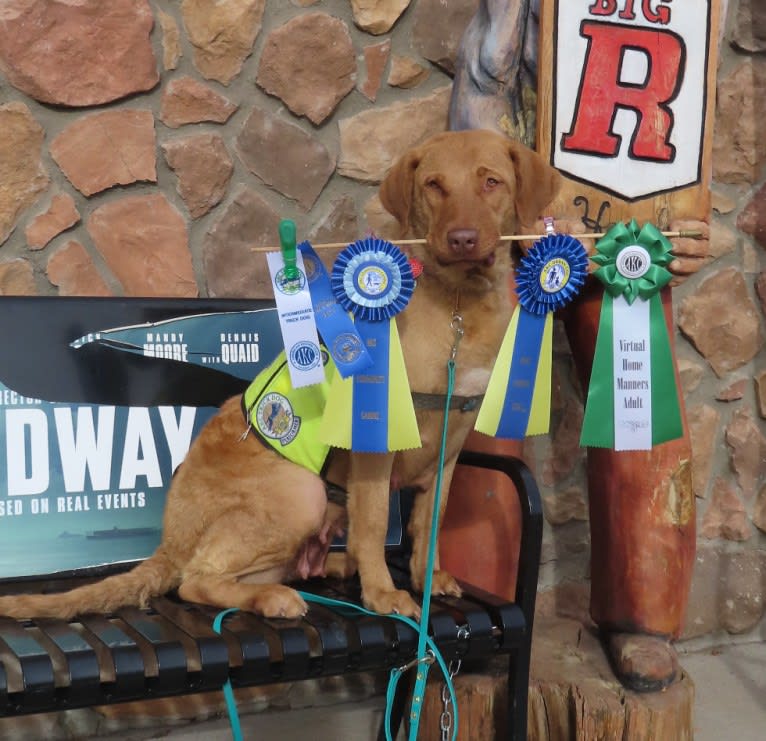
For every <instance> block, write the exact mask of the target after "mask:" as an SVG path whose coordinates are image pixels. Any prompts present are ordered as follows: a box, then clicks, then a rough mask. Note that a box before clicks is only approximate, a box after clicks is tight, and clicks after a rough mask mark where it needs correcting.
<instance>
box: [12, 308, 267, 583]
mask: <svg viewBox="0 0 766 741" xmlns="http://www.w3.org/2000/svg"><path fill="white" fill-rule="evenodd" d="M66 343H67V345H68V346H69V348H70V349H69V350H68V351H67V352H71V353H74V356H75V357H77V353H78V352H81V348H83V347H94V346H95V345H98V346H99V347H100V348H101V351H102V352H106V353H118V354H119V353H129V354H130V356H131V357H135V356H139V358H138V359H135V360H133V361H131V362H132V363H133V364H135V363H138V364H141V363H142V362H143V360H142V359H143V358H149V359H151V360H150V361H147V362H151V363H153V364H155V366H154V367H155V368H156V363H157V359H158V358H159V359H160V360H162V361H165V360H168V361H171V362H173V363H178V362H181V363H184V364H185V366H184V367H186V368H189V367H190V366H197V367H200V368H212V369H213V370H215V371H218V372H223V373H225V374H227V376H233V377H236V378H240V379H243V382H244V381H248V380H249V379H251V378H253V377H254V376H255V375H256V374H257V373H258V372H259V371H260V370H261V369H262V368H263V367H265V366H266V365H268V363H270V362H271V360H272V359H273V358H274V357H275V356H276V354H277V353H278V351H279V350H280V349H281V337H280V334H279V328H278V323H277V320H276V316H275V312H274V311H273V310H270V309H269V310H260V311H253V312H249V311H244V312H230V313H217V314H207V315H195V316H189V317H176V318H173V319H169V320H164V321H162V322H156V323H152V324H143V325H131V326H118V327H102V328H100V330H99V331H96V332H90V333H88V334H87V335H85V336H81V337H68V338H66ZM117 357H126V356H120V355H118V356H117ZM163 367H164V366H163ZM192 372H197V371H192ZM199 372H202V370H200V371H199ZM167 375H168V377H170V372H169V371H168V372H167ZM200 378H203V376H200ZM204 378H207V376H204ZM169 383H170V381H169ZM58 393H59V394H60V395H59V396H58V397H57V398H66V396H67V393H68V392H67V390H66V389H65V388H63V386H62V387H61V388H59V390H58ZM130 393H131V394H134V393H137V392H135V391H131V392H130ZM192 396H193V394H192ZM222 400H223V399H221V401H222ZM216 411H217V407H216V406H195V405H194V399H193V398H190V403H189V404H184V405H162V404H158V405H157V406H148V405H147V406H139V405H136V406H133V405H131V406H127V405H122V404H119V403H116V404H104V403H99V404H88V403H79V402H78V403H75V402H71V401H59V400H53V401H51V400H46V399H40V398H33V397H30V396H25V395H22V394H21V393H19V392H18V391H17V390H16V389H13V388H10V387H9V386H8V385H6V384H5V383H3V382H2V380H0V579H13V578H20V577H25V576H33V575H43V574H52V573H59V572H67V571H77V570H81V569H86V568H93V567H99V566H102V565H105V564H113V563H121V562H130V561H135V560H139V559H142V558H146V557H147V556H149V555H150V554H151V553H152V552H153V551H154V550H155V548H156V547H157V545H158V544H159V542H160V537H161V527H162V513H163V509H164V505H165V495H166V492H167V489H168V487H169V485H170V481H171V478H172V476H173V472H174V471H175V470H176V468H177V467H178V466H179V465H180V463H181V462H182V461H183V459H184V457H185V456H186V453H187V452H188V449H189V446H190V444H191V442H192V440H193V438H194V437H195V436H196V435H197V434H198V433H199V431H200V429H201V428H202V426H203V425H204V424H205V422H207V420H208V419H209V418H210V417H211V416H212V415H213V414H215V412H216ZM243 429H244V420H243Z"/></svg>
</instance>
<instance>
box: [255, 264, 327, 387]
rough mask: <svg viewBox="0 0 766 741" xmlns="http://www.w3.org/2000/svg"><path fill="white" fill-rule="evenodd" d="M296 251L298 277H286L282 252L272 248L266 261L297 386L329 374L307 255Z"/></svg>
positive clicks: (290, 368) (290, 367) (294, 381)
mask: <svg viewBox="0 0 766 741" xmlns="http://www.w3.org/2000/svg"><path fill="white" fill-rule="evenodd" d="M296 252H297V254H296V258H297V259H296V265H297V268H298V273H299V275H298V279H297V280H294V281H285V280H284V266H285V263H284V259H283V257H282V253H281V252H268V253H267V254H266V261H267V262H268V265H269V273H270V274H271V283H272V286H273V288H274V298H275V299H276V302H277V314H278V316H279V328H280V330H281V331H282V341H283V342H284V345H285V354H286V355H287V366H288V369H289V371H290V381H291V382H292V385H293V388H296V389H297V388H301V387H303V386H311V385H312V384H314V383H321V382H322V381H324V379H325V374H324V364H323V363H322V353H321V351H320V349H319V336H318V334H317V326H316V319H315V317H314V309H313V308H312V306H311V294H310V293H309V286H308V281H307V280H306V270H305V268H304V265H303V256H302V255H301V253H300V250H297V251H296Z"/></svg>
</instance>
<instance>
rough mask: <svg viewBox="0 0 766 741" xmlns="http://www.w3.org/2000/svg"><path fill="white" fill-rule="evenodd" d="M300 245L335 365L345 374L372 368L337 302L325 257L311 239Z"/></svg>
mask: <svg viewBox="0 0 766 741" xmlns="http://www.w3.org/2000/svg"><path fill="white" fill-rule="evenodd" d="M298 249H299V250H300V251H301V254H302V255H303V264H304V267H305V268H306V278H307V280H308V284H309V293H310V294H311V304H312V306H313V307H314V317H315V319H316V323H317V329H318V330H319V334H320V335H322V339H323V340H324V344H325V347H327V350H328V351H329V352H330V354H331V355H332V359H333V360H334V361H335V367H336V368H337V369H338V372H339V373H340V375H341V376H342V377H343V378H348V377H349V376H352V375H354V374H355V373H359V372H360V371H363V370H364V369H365V368H369V367H370V366H371V365H372V358H371V357H370V354H369V353H368V352H367V348H366V347H365V345H364V342H363V341H362V338H361V337H360V336H359V332H358V331H357V329H356V327H355V326H354V322H353V321H352V320H351V317H349V315H348V313H347V312H346V311H345V310H344V309H343V308H342V307H341V305H340V304H339V303H338V302H337V300H336V298H335V294H334V293H333V290H332V285H331V284H330V276H329V275H328V274H327V271H326V270H325V268H324V265H322V261H321V260H320V259H319V256H318V255H317V253H316V252H315V251H314V248H313V247H312V246H311V244H310V243H309V242H301V243H300V244H299V245H298Z"/></svg>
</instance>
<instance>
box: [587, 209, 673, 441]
mask: <svg viewBox="0 0 766 741" xmlns="http://www.w3.org/2000/svg"><path fill="white" fill-rule="evenodd" d="M636 244H638V245H640V246H641V247H643V248H644V249H645V250H646V251H647V252H648V253H649V257H650V259H651V266H650V267H649V270H648V271H647V272H646V273H645V274H644V275H643V276H641V277H640V278H627V277H625V276H624V275H622V274H621V273H620V272H619V271H618V270H617V257H618V255H619V254H620V252H621V251H622V250H623V249H625V248H626V247H630V246H632V245H636ZM670 250H671V244H670V242H669V241H668V240H667V239H666V238H665V237H664V236H663V234H662V233H661V232H660V231H659V229H657V227H655V226H654V225H653V224H649V223H647V224H644V226H643V228H641V229H639V227H638V224H637V222H636V220H635V219H632V220H631V221H630V223H629V224H627V225H626V224H623V223H618V224H616V225H615V226H614V227H612V228H611V229H610V230H609V231H608V232H607V234H606V235H605V236H604V237H603V238H602V239H601V240H600V241H599V242H598V243H597V244H596V254H595V255H593V256H592V257H591V260H593V262H595V263H597V264H598V265H600V267H599V268H598V270H596V271H595V272H594V275H595V276H596V278H598V279H599V280H600V281H601V283H603V285H604V291H605V293H604V299H603V301H602V303H601V316H600V319H599V327H598V335H597V338H596V350H595V353H594V357H593V368H592V370H591V377H590V384H589V387H588V397H587V401H586V406H585V417H584V419H583V425H582V434H581V436H580V445H582V446H588V447H596V448H611V447H614V383H615V380H614V357H613V339H612V337H613V332H614V321H613V312H612V304H613V301H614V299H615V298H616V297H618V296H624V297H625V300H626V301H627V302H628V304H629V305H632V304H633V302H634V301H635V300H636V299H637V298H639V299H641V300H643V301H649V338H650V339H649V342H650V357H651V376H650V377H651V397H652V445H658V444H659V443H663V442H667V441H668V440H675V439H676V438H679V437H681V436H682V435H683V421H682V419H681V408H680V405H679V402H678V389H677V386H676V374H675V366H674V363H673V353H672V350H671V347H670V338H669V336H668V330H667V326H666V324H665V313H664V311H663V308H662V300H661V298H660V290H661V289H662V288H664V287H665V286H666V285H667V284H668V283H669V282H670V280H671V278H672V275H671V273H670V272H669V271H668V270H666V266H667V265H668V264H669V263H670V262H671V261H672V260H673V256H672V255H671V254H670Z"/></svg>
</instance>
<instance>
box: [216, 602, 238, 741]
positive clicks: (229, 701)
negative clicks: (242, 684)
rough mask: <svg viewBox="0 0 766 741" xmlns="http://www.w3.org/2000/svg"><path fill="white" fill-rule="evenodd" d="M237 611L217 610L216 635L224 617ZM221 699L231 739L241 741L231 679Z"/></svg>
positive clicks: (235, 609)
mask: <svg viewBox="0 0 766 741" xmlns="http://www.w3.org/2000/svg"><path fill="white" fill-rule="evenodd" d="M238 611H239V608H238V607H230V608H229V609H228V610H223V611H221V612H219V613H218V614H217V615H216V616H215V620H213V630H214V631H215V632H216V633H218V635H221V627H222V626H223V621H224V618H226V617H228V616H229V615H232V614H233V613H235V612H238ZM223 699H224V700H225V701H226V712H227V713H228V715H229V725H230V726H231V737H232V739H233V741H242V726H241V725H240V723H239V713H238V712H237V702H236V700H235V699H234V690H233V689H232V686H231V679H227V680H226V684H224V686H223Z"/></svg>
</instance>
